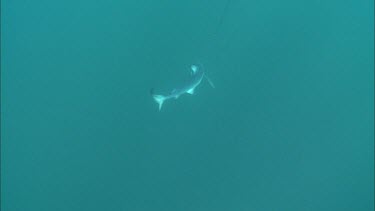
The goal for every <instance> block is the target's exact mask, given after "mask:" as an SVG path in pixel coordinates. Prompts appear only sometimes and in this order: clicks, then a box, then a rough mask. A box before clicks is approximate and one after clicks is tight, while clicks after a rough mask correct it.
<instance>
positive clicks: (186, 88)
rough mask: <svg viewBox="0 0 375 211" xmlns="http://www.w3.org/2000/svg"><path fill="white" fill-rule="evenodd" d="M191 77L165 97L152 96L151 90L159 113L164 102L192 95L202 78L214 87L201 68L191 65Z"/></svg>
mask: <svg viewBox="0 0 375 211" xmlns="http://www.w3.org/2000/svg"><path fill="white" fill-rule="evenodd" d="M190 68H191V76H190V78H189V80H188V81H187V82H186V83H185V84H182V85H180V86H179V87H177V88H175V89H173V90H172V91H171V92H170V93H169V94H167V95H159V94H154V92H153V90H151V95H152V97H153V98H154V100H155V101H156V102H157V103H158V105H159V111H160V110H161V108H162V106H163V103H164V101H166V100H168V99H177V98H178V97H180V96H181V95H183V94H185V93H187V94H194V91H195V88H196V87H197V86H198V85H199V84H200V83H201V82H202V80H203V78H206V79H207V80H208V82H209V83H210V85H211V86H212V87H214V84H213V83H212V81H211V80H210V79H209V78H208V77H207V76H206V75H205V72H204V70H203V68H202V67H198V66H197V65H191V66H190Z"/></svg>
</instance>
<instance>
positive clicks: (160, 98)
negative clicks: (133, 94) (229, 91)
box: [152, 94, 166, 111]
mask: <svg viewBox="0 0 375 211" xmlns="http://www.w3.org/2000/svg"><path fill="white" fill-rule="evenodd" d="M152 97H153V98H154V100H155V101H156V102H157V103H158V104H159V111H160V110H161V107H162V106H163V103H164V100H165V99H166V98H165V97H164V96H163V95H155V94H153V95H152Z"/></svg>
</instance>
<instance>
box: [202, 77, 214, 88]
mask: <svg viewBox="0 0 375 211" xmlns="http://www.w3.org/2000/svg"><path fill="white" fill-rule="evenodd" d="M204 76H205V77H206V79H207V81H208V83H209V84H210V86H211V87H212V88H215V84H214V83H213V82H212V81H211V79H210V78H209V77H208V76H207V75H204Z"/></svg>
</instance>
